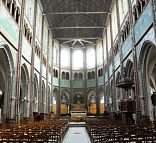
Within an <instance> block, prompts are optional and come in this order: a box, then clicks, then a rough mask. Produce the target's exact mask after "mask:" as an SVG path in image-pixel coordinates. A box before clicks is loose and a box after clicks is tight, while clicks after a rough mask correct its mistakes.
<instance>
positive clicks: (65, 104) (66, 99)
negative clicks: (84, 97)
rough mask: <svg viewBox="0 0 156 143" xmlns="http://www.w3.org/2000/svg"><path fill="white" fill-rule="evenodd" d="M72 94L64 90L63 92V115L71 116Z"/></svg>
mask: <svg viewBox="0 0 156 143" xmlns="http://www.w3.org/2000/svg"><path fill="white" fill-rule="evenodd" d="M69 96H70V92H69V91H68V90H67V89H64V90H63V91H62V92H61V105H60V106H61V114H69V104H70V99H69Z"/></svg>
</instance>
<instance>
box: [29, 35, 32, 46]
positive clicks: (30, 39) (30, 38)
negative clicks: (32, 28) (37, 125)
mask: <svg viewBox="0 0 156 143" xmlns="http://www.w3.org/2000/svg"><path fill="white" fill-rule="evenodd" d="M29 42H30V44H31V43H32V33H30V37H29Z"/></svg>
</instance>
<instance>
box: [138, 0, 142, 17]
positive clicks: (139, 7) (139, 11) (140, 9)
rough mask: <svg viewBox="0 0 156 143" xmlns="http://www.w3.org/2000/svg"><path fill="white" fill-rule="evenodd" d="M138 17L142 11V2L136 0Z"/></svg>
mask: <svg viewBox="0 0 156 143" xmlns="http://www.w3.org/2000/svg"><path fill="white" fill-rule="evenodd" d="M137 8H138V17H139V16H140V14H141V13H142V2H141V1H140V0H138V5H137Z"/></svg>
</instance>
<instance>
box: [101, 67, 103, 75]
mask: <svg viewBox="0 0 156 143" xmlns="http://www.w3.org/2000/svg"><path fill="white" fill-rule="evenodd" d="M101 76H103V69H102V68H101Z"/></svg>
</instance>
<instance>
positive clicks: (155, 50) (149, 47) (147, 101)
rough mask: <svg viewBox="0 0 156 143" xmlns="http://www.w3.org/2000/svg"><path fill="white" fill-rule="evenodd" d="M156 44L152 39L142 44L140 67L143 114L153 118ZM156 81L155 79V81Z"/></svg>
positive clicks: (155, 89)
mask: <svg viewBox="0 0 156 143" xmlns="http://www.w3.org/2000/svg"><path fill="white" fill-rule="evenodd" d="M155 55H156V46H155V45H154V44H153V43H152V42H151V41H145V42H144V43H143V45H142V48H141V51H140V55H139V68H140V80H141V85H140V86H141V88H142V92H141V100H140V106H141V109H142V114H145V115H148V116H150V117H151V118H153V114H154V112H153V106H152V102H151V93H152V92H155V91H156V87H154V88H153V87H152V84H151V83H152V82H151V81H154V79H155V72H156V70H155V67H156V57H155ZM154 83H155V81H154Z"/></svg>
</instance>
